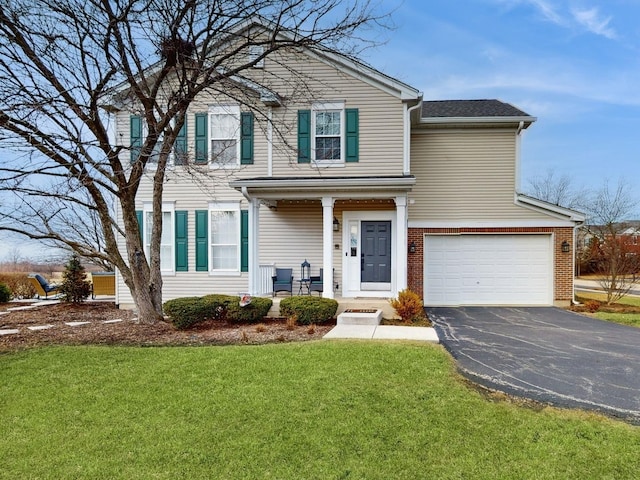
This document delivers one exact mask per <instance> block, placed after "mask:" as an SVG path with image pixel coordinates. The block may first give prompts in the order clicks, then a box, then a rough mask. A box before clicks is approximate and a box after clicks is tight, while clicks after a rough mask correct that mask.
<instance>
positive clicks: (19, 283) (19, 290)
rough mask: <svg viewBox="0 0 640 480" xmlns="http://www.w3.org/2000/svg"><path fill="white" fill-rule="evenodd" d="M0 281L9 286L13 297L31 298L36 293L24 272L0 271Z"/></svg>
mask: <svg viewBox="0 0 640 480" xmlns="http://www.w3.org/2000/svg"><path fill="white" fill-rule="evenodd" d="M0 283H4V284H5V285H6V286H7V287H9V290H10V291H11V296H12V297H13V298H33V297H34V296H35V295H36V289H35V288H34V287H33V285H32V284H31V281H30V280H29V276H28V275H27V274H26V273H0Z"/></svg>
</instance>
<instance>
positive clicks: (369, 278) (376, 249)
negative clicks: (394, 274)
mask: <svg viewBox="0 0 640 480" xmlns="http://www.w3.org/2000/svg"><path fill="white" fill-rule="evenodd" d="M360 263H361V272H360V281H361V282H362V283H389V282H391V222H390V221H379V222H362V251H361V262H360Z"/></svg>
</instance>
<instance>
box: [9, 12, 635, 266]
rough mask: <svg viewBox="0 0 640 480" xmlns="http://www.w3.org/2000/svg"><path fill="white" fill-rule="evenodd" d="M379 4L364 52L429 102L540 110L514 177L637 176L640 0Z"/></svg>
mask: <svg viewBox="0 0 640 480" xmlns="http://www.w3.org/2000/svg"><path fill="white" fill-rule="evenodd" d="M380 1H381V7H382V8H383V9H393V10H394V12H393V15H392V19H393V23H394V24H395V25H396V27H397V28H396V29H395V30H393V31H390V32H381V35H383V36H384V39H385V40H386V43H385V44H384V45H382V46H380V47H377V48H375V49H373V50H369V51H366V52H365V53H364V55H363V60H365V61H366V62H368V63H370V64H371V65H372V66H374V67H376V68H377V69H379V70H381V71H382V72H384V73H386V74H388V75H391V76H393V77H395V78H398V79H399V80H402V81H404V82H406V83H408V84H410V85H412V86H413V87H415V88H418V89H419V90H421V91H422V92H423V93H424V98H425V99H426V100H442V99H482V98H497V99H500V100H502V101H505V102H509V103H512V104H514V105H515V106H517V107H519V108H521V109H522V110H524V111H526V112H527V113H529V114H530V115H532V116H534V117H537V118H538V121H537V122H536V123H534V124H533V125H532V126H531V127H529V129H527V130H526V131H525V133H524V136H523V142H522V165H521V167H522V170H521V177H522V185H523V186H526V185H527V179H528V178H532V177H534V176H536V175H541V176H545V175H546V173H547V171H548V170H549V169H552V170H554V171H555V172H556V174H558V175H565V174H566V175H569V176H571V177H572V178H573V182H574V186H576V187H582V186H584V187H590V188H597V187H599V186H601V185H602V184H603V182H604V180H605V179H608V180H609V181H610V183H611V184H615V183H617V182H618V180H619V179H620V178H624V179H626V181H627V182H629V183H631V184H633V183H636V184H637V183H638V179H640V135H639V134H638V131H639V130H640V93H639V88H640V22H638V20H639V19H640V1H639V0H608V1H606V2H605V1H596V0H380ZM636 192H637V194H636V196H637V197H638V200H640V188H638V189H636ZM1 237H2V236H0V260H2V259H3V257H4V256H5V254H6V253H7V248H8V245H7V244H6V243H4V242H3V238H1ZM20 245H21V247H22V248H25V247H26V244H25V243H21V244H20ZM26 250H27V249H26V248H25V252H26Z"/></svg>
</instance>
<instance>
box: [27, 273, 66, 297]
mask: <svg viewBox="0 0 640 480" xmlns="http://www.w3.org/2000/svg"><path fill="white" fill-rule="evenodd" d="M29 281H30V282H31V284H32V285H33V287H34V288H35V289H36V293H37V294H38V298H41V297H42V296H43V295H44V298H45V299H47V298H49V294H51V295H57V294H58V290H60V285H51V284H50V283H49V282H47V281H46V280H45V278H44V277H43V276H42V275H38V274H37V273H36V274H35V275H29Z"/></svg>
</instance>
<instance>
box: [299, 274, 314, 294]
mask: <svg viewBox="0 0 640 480" xmlns="http://www.w3.org/2000/svg"><path fill="white" fill-rule="evenodd" d="M298 283H299V284H300V288H298V295H311V291H310V290H309V285H310V283H311V279H310V278H301V279H300V280H298Z"/></svg>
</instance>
